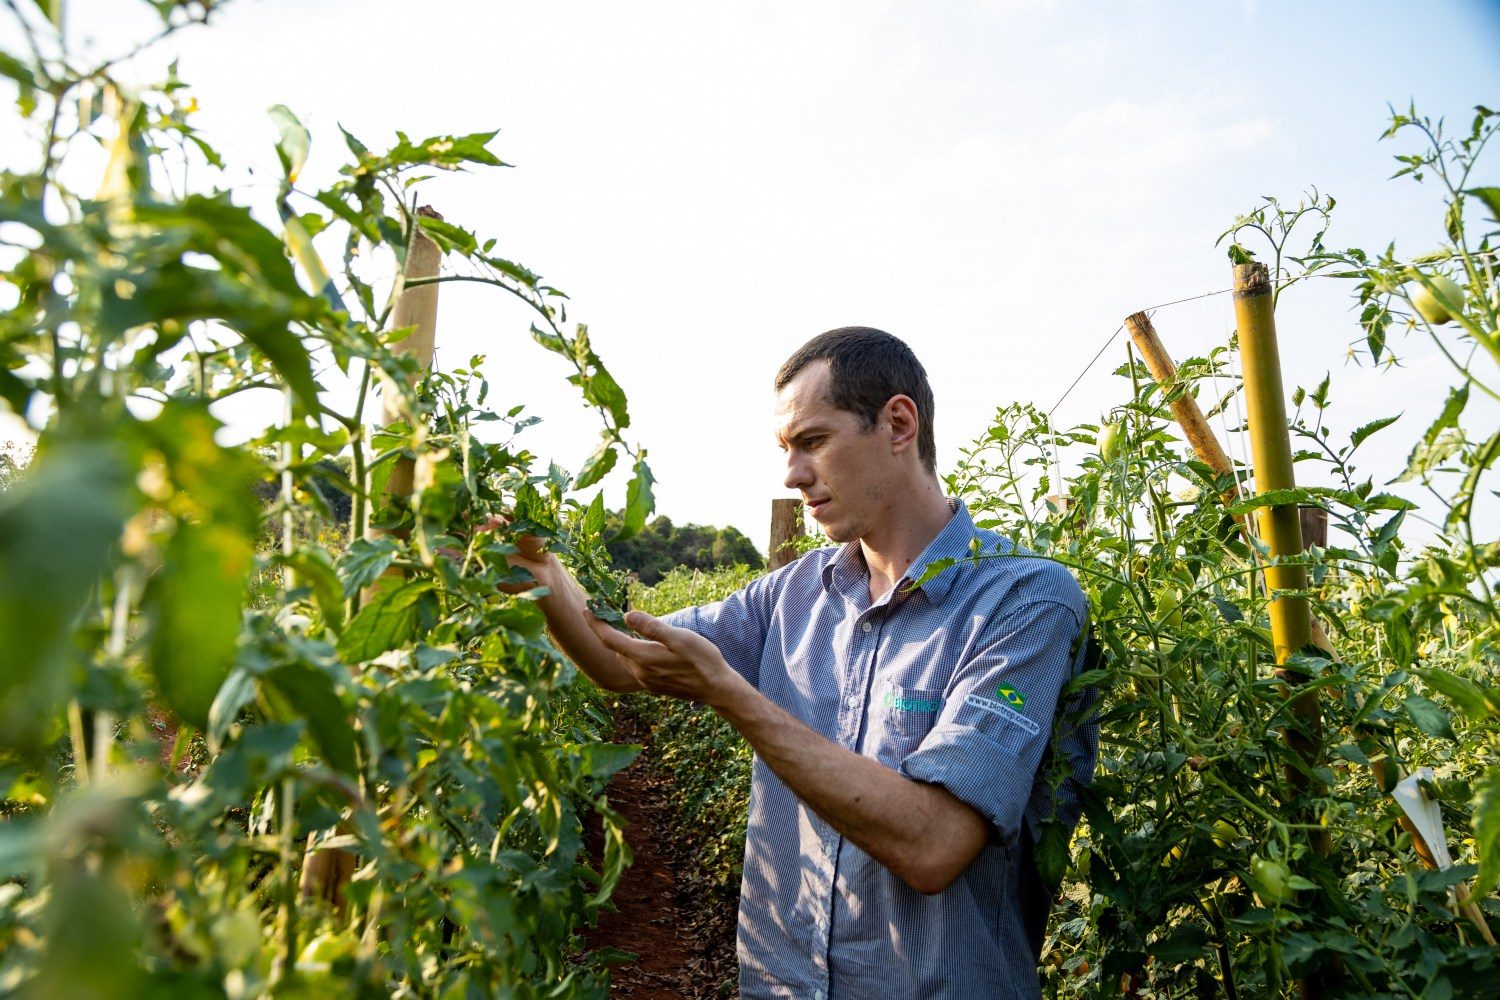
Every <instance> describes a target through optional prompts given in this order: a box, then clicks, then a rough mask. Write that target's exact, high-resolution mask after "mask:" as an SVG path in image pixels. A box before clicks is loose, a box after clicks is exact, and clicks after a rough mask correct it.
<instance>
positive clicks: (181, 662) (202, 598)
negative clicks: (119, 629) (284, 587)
mask: <svg viewBox="0 0 1500 1000" xmlns="http://www.w3.org/2000/svg"><path fill="white" fill-rule="evenodd" d="M254 555H255V550H254V548H253V546H252V545H251V543H250V540H249V539H248V538H247V537H246V536H245V535H244V534H242V533H241V532H239V531H237V530H235V528H234V527H231V526H229V525H226V524H222V523H206V524H195V523H192V522H179V523H178V525H177V530H176V531H174V532H173V533H172V537H171V540H170V541H168V543H167V545H166V548H165V551H164V552H163V553H162V559H163V562H162V568H161V569H160V570H159V571H158V572H157V573H156V575H155V576H154V577H152V579H151V583H150V585H149V586H148V587H147V588H146V592H145V594H144V595H143V597H142V601H141V606H142V608H143V609H144V610H145V611H146V613H147V616H148V619H149V621H150V623H151V639H150V649H151V660H150V665H151V671H152V673H153V674H154V675H155V676H156V686H157V692H158V693H159V694H160V695H161V697H162V700H163V701H165V702H166V704H167V705H168V706H169V707H170V708H171V709H172V711H173V712H175V713H176V714H177V716H178V718H180V719H182V720H183V721H184V722H187V723H190V724H191V725H193V726H196V727H198V728H199V729H204V728H206V727H207V726H208V714H209V709H210V708H211V707H212V706H213V703H214V697H215V696H216V695H217V694H218V693H219V688H220V686H221V685H222V684H223V683H224V681H225V679H226V678H227V677H228V676H229V672H230V670H231V669H232V668H233V666H234V660H235V646H236V643H237V640H238V638H239V634H240V625H241V622H242V613H241V602H242V599H243V597H244V593H245V582H246V579H247V578H248V577H249V575H250V569H251V566H252V565H253V563H254Z"/></svg>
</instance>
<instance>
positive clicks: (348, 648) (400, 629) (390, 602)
mask: <svg viewBox="0 0 1500 1000" xmlns="http://www.w3.org/2000/svg"><path fill="white" fill-rule="evenodd" d="M392 582H395V581H394V579H393V581H392ZM430 590H432V581H430V580H415V581H412V582H410V583H403V584H400V585H399V586H394V587H391V588H389V589H387V590H385V591H383V592H382V593H381V594H379V595H378V596H377V597H376V598H375V599H374V600H372V601H371V602H370V603H368V604H366V605H365V606H364V607H362V608H360V609H359V614H357V615H355V616H354V619H353V620H352V621H351V622H349V627H348V628H346V629H344V634H343V636H341V637H340V638H339V646H338V650H339V656H340V657H341V658H342V659H343V660H344V662H345V663H364V662H366V661H369V660H373V659H374V658H375V657H377V656H379V655H380V654H381V653H384V652H386V651H387V650H391V649H396V648H398V647H400V646H404V645H406V644H407V643H409V642H411V641H412V639H414V638H416V633H417V622H418V614H417V612H418V607H417V602H418V601H420V600H421V599H422V598H423V596H425V595H426V594H427V593H428V592H429V591H430Z"/></svg>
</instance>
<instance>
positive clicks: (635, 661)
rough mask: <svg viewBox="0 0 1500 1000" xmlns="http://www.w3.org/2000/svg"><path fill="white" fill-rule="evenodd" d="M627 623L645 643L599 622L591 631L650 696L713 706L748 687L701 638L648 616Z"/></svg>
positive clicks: (629, 618)
mask: <svg viewBox="0 0 1500 1000" xmlns="http://www.w3.org/2000/svg"><path fill="white" fill-rule="evenodd" d="M625 623H626V624H627V625H629V626H630V627H631V628H633V629H634V630H635V631H636V633H637V634H639V635H640V636H641V637H642V638H640V639H636V638H634V637H632V636H629V635H626V634H625V633H624V632H620V631H618V630H617V629H614V628H611V627H610V626H609V625H606V624H605V623H604V622H601V621H599V620H598V619H595V620H594V622H593V626H592V627H593V630H594V634H595V635H596V636H598V637H599V641H600V642H602V643H603V644H604V645H605V646H607V647H609V648H610V649H611V650H613V651H614V652H615V653H616V654H617V655H618V656H619V658H620V662H621V663H622V664H623V665H624V666H626V667H627V668H628V669H629V670H630V671H631V672H632V673H633V674H634V675H635V677H636V680H638V681H639V682H640V684H641V686H642V687H643V688H645V689H646V690H647V691H650V692H652V693H653V694H665V695H670V696H671V697H673V698H682V699H685V700H687V701H697V702H703V703H704V704H707V705H710V706H712V705H714V704H715V703H716V702H717V701H720V700H721V697H722V695H723V694H724V693H725V692H726V690H727V689H729V688H731V687H733V686H734V685H736V684H740V685H745V682H744V680H743V679H742V678H741V677H740V675H739V674H737V673H735V672H734V671H733V670H732V669H731V668H730V666H729V664H728V663H726V662H725V661H724V656H723V654H722V653H720V652H719V649H718V647H717V646H715V645H714V644H713V643H711V642H709V641H708V640H707V639H705V638H703V637H702V636H701V635H699V634H698V633H696V632H693V631H690V630H688V629H685V628H677V627H676V626H673V625H668V624H667V623H666V622H664V621H662V620H661V619H659V618H653V617H651V616H650V615H648V614H646V613H645V612H644V611H632V612H630V613H629V614H627V615H626V616H625ZM745 686H746V687H748V685H745Z"/></svg>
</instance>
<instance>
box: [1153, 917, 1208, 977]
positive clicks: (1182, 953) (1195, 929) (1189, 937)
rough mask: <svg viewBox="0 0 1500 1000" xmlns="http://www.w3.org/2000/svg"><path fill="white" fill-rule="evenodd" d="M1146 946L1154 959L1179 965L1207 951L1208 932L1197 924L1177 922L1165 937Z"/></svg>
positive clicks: (1168, 964)
mask: <svg viewBox="0 0 1500 1000" xmlns="http://www.w3.org/2000/svg"><path fill="white" fill-rule="evenodd" d="M1147 947H1148V948H1149V949H1150V951H1151V954H1152V955H1153V956H1155V958H1156V961H1158V962H1160V963H1162V964H1164V965H1167V966H1172V965H1180V964H1181V963H1183V962H1191V961H1193V960H1194V959H1196V958H1198V957H1200V956H1202V955H1203V954H1205V953H1206V952H1207V951H1208V932H1207V931H1206V930H1204V929H1203V928H1202V927H1201V926H1199V925H1198V924H1194V923H1188V922H1186V921H1184V922H1179V923H1178V924H1177V925H1176V926H1175V927H1173V928H1172V929H1171V931H1170V932H1169V933H1168V934H1167V936H1166V937H1165V938H1163V939H1162V940H1160V941H1157V942H1156V943H1155V944H1151V945H1148V946H1147Z"/></svg>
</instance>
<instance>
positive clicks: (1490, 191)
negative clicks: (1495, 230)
mask: <svg viewBox="0 0 1500 1000" xmlns="http://www.w3.org/2000/svg"><path fill="white" fill-rule="evenodd" d="M1464 194H1471V195H1473V196H1474V197H1476V198H1478V199H1479V200H1480V201H1482V202H1484V207H1485V208H1487V209H1489V210H1490V218H1492V219H1494V220H1495V221H1496V222H1500V187H1477V188H1469V189H1468V190H1467V191H1465V192H1464Z"/></svg>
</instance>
